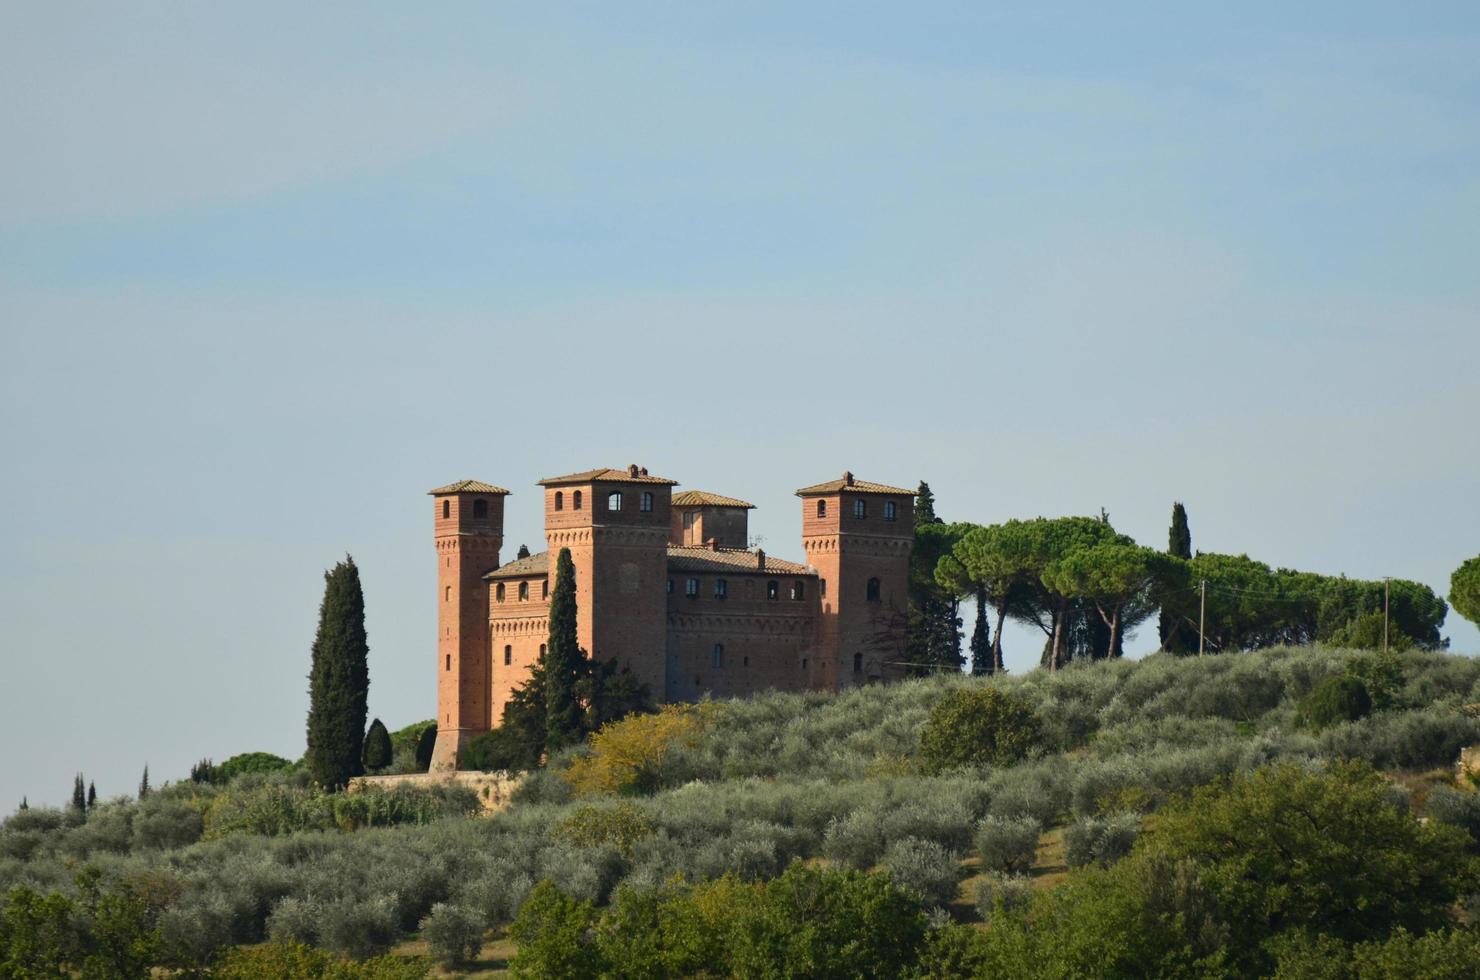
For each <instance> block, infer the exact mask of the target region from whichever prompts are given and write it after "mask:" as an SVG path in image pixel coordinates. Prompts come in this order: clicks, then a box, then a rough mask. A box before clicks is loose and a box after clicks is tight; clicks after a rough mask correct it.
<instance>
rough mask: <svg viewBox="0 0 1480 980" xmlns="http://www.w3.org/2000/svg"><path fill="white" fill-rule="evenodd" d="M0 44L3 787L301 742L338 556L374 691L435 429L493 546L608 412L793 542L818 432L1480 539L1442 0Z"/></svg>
mask: <svg viewBox="0 0 1480 980" xmlns="http://www.w3.org/2000/svg"><path fill="white" fill-rule="evenodd" d="M1030 7H1031V9H1028V8H1030ZM1194 8H1198V9H1194ZM0 91H3V92H4V93H5V95H4V97H3V98H0V147H3V152H0V460H3V465H0V739H3V740H4V742H5V744H7V745H10V746H11V749H10V751H9V752H7V753H6V755H5V761H4V762H3V763H0V812H4V811H7V810H8V809H9V808H10V807H12V806H14V805H15V804H17V803H18V802H19V801H20V799H21V797H22V796H23V795H25V796H27V797H29V799H30V801H31V802H33V803H36V802H47V803H58V802H61V801H62V800H63V799H64V798H65V797H66V796H67V794H68V793H69V792H70V788H71V783H72V777H73V774H74V773H75V772H77V771H82V772H84V773H85V774H86V775H87V777H88V778H89V779H91V780H94V781H95V782H96V784H97V788H98V792H99V794H100V795H102V796H105V797H107V796H113V795H116V794H121V793H132V792H133V791H134V789H135V787H136V786H137V783H138V778H139V774H140V770H142V768H143V767H144V765H145V764H146V763H147V764H148V765H149V767H150V773H151V777H152V779H153V781H154V782H155V783H156V784H158V783H159V782H161V781H163V780H166V779H178V778H181V777H184V776H185V775H186V774H187V773H188V770H189V767H190V764H191V763H192V762H194V761H195V760H197V759H199V758H201V757H207V756H209V757H213V758H215V759H216V760H217V761H220V760H221V759H224V758H226V757H228V756H230V755H233V754H235V753H237V752H245V751H257V750H260V751H270V752H275V753H278V754H280V755H284V756H288V757H291V758H296V757H297V756H299V755H300V754H301V753H302V750H303V738H304V719H305V714H306V711H307V680H306V675H307V671H308V651H309V646H310V644H311V642H312V638H313V632H314V627H315V623H316V620H317V610H318V603H319V600H320V598H321V596H322V587H323V580H322V575H323V572H324V570H325V569H327V568H328V567H330V566H332V565H333V564H334V563H335V562H336V561H337V560H339V559H341V558H342V557H343V556H344V555H345V554H352V555H353V556H354V558H355V561H356V562H357V563H358V564H359V566H360V569H361V576H362V579H363V581H364V587H365V597H366V605H367V613H366V619H367V627H368V631H369V637H370V646H371V654H370V676H371V687H370V712H371V714H372V716H378V717H380V718H382V719H384V721H385V722H386V724H387V725H389V726H390V727H391V728H397V727H400V726H402V725H405V724H408V723H410V722H413V721H416V720H419V719H423V718H428V717H431V716H432V714H433V713H434V711H435V670H434V661H435V636H434V632H435V616H436V609H435V602H436V591H435V590H436V585H435V558H434V553H433V549H432V528H431V511H430V509H429V508H430V503H429V501H428V498H427V497H426V496H425V493H426V491H427V490H428V489H430V488H432V487H434V486H438V485H441V484H445V483H449V482H452V481H454V480H459V479H464V478H474V479H481V480H486V481H489V482H493V483H497V484H499V485H501V486H506V487H509V488H510V489H512V490H513V491H514V495H513V496H512V497H510V498H509V500H508V518H507V525H506V551H507V552H508V553H509V554H512V552H513V550H514V549H515V548H517V546H518V545H519V544H521V543H527V544H528V545H529V546H530V547H531V548H533V549H535V550H538V549H539V548H541V547H543V541H542V539H541V533H542V532H541V525H540V522H541V512H540V506H539V497H538V495H537V488H536V487H535V485H534V484H535V481H537V480H538V479H540V478H541V477H544V476H548V475H552V474H556V473H564V472H570V471H575V470H581V469H588V468H593V467H597V466H625V465H627V464H629V463H637V464H639V465H643V466H647V467H649V468H650V469H651V470H652V471H653V472H654V473H659V474H663V475H665V476H669V477H671V478H673V479H676V480H678V481H680V483H681V484H682V486H683V487H684V488H692V489H705V490H711V491H715V492H720V493H725V494H730V495H734V496H739V497H743V498H745V499H747V500H750V501H753V502H755V503H756V504H757V505H758V510H756V511H754V512H752V524H751V528H752V534H753V535H754V536H756V537H758V538H760V539H762V543H763V546H764V547H765V548H766V549H767V551H769V552H771V553H773V554H777V555H780V556H782V557H791V558H801V557H802V550H801V546H800V526H799V525H800V511H799V509H798V508H799V501H797V500H796V498H795V497H793V496H792V492H793V490H795V488H797V487H800V486H805V485H808V484H811V483H816V482H820V481H823V480H827V479H833V478H835V477H837V476H838V475H839V474H841V473H842V472H843V470H845V469H849V470H852V471H853V472H855V473H857V474H858V475H859V476H860V477H861V478H864V479H869V480H875V481H879V482H885V483H893V484H903V485H907V486H913V485H915V484H916V483H917V482H918V481H920V480H922V479H923V480H928V481H929V482H930V484H931V486H932V488H934V490H935V493H936V497H937V507H938V511H939V512H940V514H941V515H942V516H944V517H945V518H947V519H949V520H972V521H977V522H981V523H990V522H994V521H1000V520H1005V519H1008V518H1013V517H1033V516H1038V515H1044V516H1056V515H1064V514H1097V513H1099V511H1100V508H1102V507H1103V508H1105V509H1106V510H1107V511H1108V512H1109V514H1110V517H1111V520H1112V522H1113V523H1114V524H1115V526H1116V528H1117V529H1118V530H1120V531H1123V532H1125V533H1128V534H1131V535H1132V536H1134V537H1135V538H1136V539H1137V540H1139V541H1141V542H1142V543H1145V544H1149V545H1153V546H1157V547H1162V546H1164V543H1165V540H1166V529H1167V523H1168V518H1169V515H1170V510H1171V505H1172V502H1173V501H1174V500H1180V501H1183V502H1184V503H1185V504H1186V506H1187V509H1188V513H1189V517H1190V523H1191V528H1192V540H1193V545H1194V547H1195V548H1198V549H1201V550H1205V551H1220V552H1233V553H1247V554H1249V555H1250V556H1252V557H1255V558H1258V559H1260V560H1262V561H1266V562H1268V563H1270V564H1272V565H1276V566H1286V567H1294V568H1301V569H1306V570H1311V571H1319V572H1326V573H1331V574H1337V573H1345V574H1348V575H1352V576H1358V577H1363V578H1380V577H1382V576H1384V575H1392V576H1396V577H1404V578H1412V579H1418V580H1420V581H1423V582H1425V583H1427V584H1428V585H1430V586H1432V587H1433V588H1434V589H1435V590H1436V591H1437V592H1439V593H1440V594H1441V595H1442V594H1446V593H1447V592H1448V584H1449V574H1450V572H1451V571H1452V570H1453V569H1454V568H1455V567H1456V566H1457V565H1459V564H1460V562H1462V561H1463V560H1465V559H1467V558H1469V557H1472V556H1474V555H1475V554H1476V553H1477V552H1480V516H1477V501H1480V452H1477V450H1480V436H1477V424H1476V423H1477V420H1480V386H1477V384H1476V365H1477V363H1480V276H1477V275H1476V271H1477V255H1480V11H1477V9H1476V8H1475V6H1474V4H1473V3H1470V2H1465V3H1428V4H1422V5H1412V4H1402V5H1399V4H1364V3H1353V2H1341V3H1325V2H1311V3H1305V4H1296V5H1292V4H1288V3H1278V4H1276V3H1245V4H1236V5H1226V4H1225V5H1216V6H1215V5H1211V4H1197V5H1193V4H1172V3H1166V4H1136V3H1126V4H1092V3H1079V4H1075V3H1050V4H1034V5H998V4H983V3H963V4H959V5H955V4H930V3H919V4H868V3H851V2H850V3H846V4H845V3H813V4H806V5H799V4H792V3H787V4H770V3H751V4H744V5H736V4H717V3H704V2H684V3H671V4H667V5H660V4H648V3H624V4H620V5H618V4H609V3H590V4H586V3H568V4H486V3H467V4H458V3H444V4H438V5H435V6H433V7H430V8H429V7H428V6H427V5H408V4H391V3H385V4H362V3H357V4H337V3H324V4H315V5H310V6H308V7H305V6H304V5H301V4H292V5H290V4H283V3H268V2H262V3H254V4H239V5H234V6H223V5H200V4H163V3H143V4H128V5H123V4H96V5H88V4H76V3H67V2H54V0H48V2H45V3H40V2H35V3H32V2H14V3H7V4H4V5H3V6H0ZM966 615H967V617H968V622H967V628H968V630H969V628H970V615H971V612H970V609H969V607H968V609H967V610H966ZM1149 632H1150V634H1151V635H1149V637H1148V631H1146V630H1143V631H1142V633H1141V634H1140V635H1138V636H1137V637H1135V638H1134V639H1133V640H1132V642H1131V643H1130V645H1129V649H1130V650H1131V651H1133V652H1134V653H1136V654H1140V653H1143V652H1145V651H1146V650H1148V649H1150V648H1151V647H1154V646H1155V642H1156V640H1155V636H1154V627H1153V629H1152V630H1150V631H1149ZM1445 633H1446V635H1448V636H1449V637H1450V638H1451V641H1452V649H1454V650H1456V651H1459V652H1463V653H1467V654H1475V653H1477V652H1480V633H1477V631H1476V629H1475V627H1474V626H1472V625H1471V624H1469V623H1466V622H1465V621H1464V620H1462V619H1460V618H1459V617H1458V615H1457V614H1454V613H1452V612H1451V614H1450V617H1449V620H1448V622H1447V624H1446V627H1445ZM1041 645H1042V639H1041V636H1034V635H1033V634H1031V633H1029V632H1027V631H1026V630H1017V631H1012V630H1010V631H1009V632H1008V634H1007V639H1006V651H1007V663H1008V666H1009V668H1010V669H1011V670H1013V671H1019V672H1020V671H1023V670H1027V669H1029V668H1031V667H1032V666H1033V665H1034V664H1036V662H1037V657H1038V653H1039V651H1040V649H1041Z"/></svg>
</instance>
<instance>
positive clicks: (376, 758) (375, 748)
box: [364, 718, 391, 772]
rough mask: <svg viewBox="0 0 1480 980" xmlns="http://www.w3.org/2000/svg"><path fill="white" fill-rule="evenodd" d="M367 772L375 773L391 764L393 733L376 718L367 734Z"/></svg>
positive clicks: (365, 760)
mask: <svg viewBox="0 0 1480 980" xmlns="http://www.w3.org/2000/svg"><path fill="white" fill-rule="evenodd" d="M364 763H365V771H367V772H373V771H374V770H376V769H384V768H385V767H386V766H388V765H390V764H391V733H390V732H389V731H388V730H387V729H386V727H385V725H384V724H382V723H381V721H380V719H379V718H376V719H375V720H374V721H372V722H371V723H370V730H369V731H367V732H365V756H364Z"/></svg>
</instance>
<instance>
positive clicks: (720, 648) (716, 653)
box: [710, 643, 725, 670]
mask: <svg viewBox="0 0 1480 980" xmlns="http://www.w3.org/2000/svg"><path fill="white" fill-rule="evenodd" d="M710 658H711V663H712V666H713V667H714V669H715V670H719V669H720V668H721V667H723V666H724V665H725V645H724V644H723V643H716V644H715V645H714V650H713V651H711V652H710Z"/></svg>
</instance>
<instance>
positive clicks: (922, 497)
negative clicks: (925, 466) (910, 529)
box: [915, 480, 944, 527]
mask: <svg viewBox="0 0 1480 980" xmlns="http://www.w3.org/2000/svg"><path fill="white" fill-rule="evenodd" d="M942 523H944V522H943V521H942V520H941V519H940V518H939V517H936V516H935V494H934V493H932V492H931V490H930V484H928V483H926V482H925V481H924V480H921V481H920V486H919V488H918V489H917V490H916V491H915V526H916V527H919V526H920V525H921V524H942Z"/></svg>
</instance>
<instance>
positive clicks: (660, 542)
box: [540, 466, 676, 698]
mask: <svg viewBox="0 0 1480 980" xmlns="http://www.w3.org/2000/svg"><path fill="white" fill-rule="evenodd" d="M675 482H676V481H674V480H668V479H664V478H663V477H660V476H650V475H649V474H648V471H647V470H646V469H644V468H641V467H638V466H629V467H627V468H626V469H622V470H618V469H597V470H587V471H585V472H583V473H571V474H568V475H566V476H554V477H548V478H546V479H544V480H541V481H540V486H542V487H544V488H545V540H546V542H547V544H548V545H549V548H550V562H549V564H550V569H551V576H552V578H551V584H550V587H551V588H552V589H553V588H554V587H555V586H554V579H553V575H554V568H555V560H556V556H558V555H559V554H560V549H561V548H569V549H570V554H571V560H572V561H573V562H574V564H575V571H576V636H577V640H578V642H579V643H580V646H581V648H582V649H583V650H585V651H586V653H587V655H589V656H590V657H592V658H593V659H596V660H612V659H615V660H617V661H618V662H619V663H622V664H624V665H627V666H630V667H631V668H632V670H633V672H634V673H636V674H637V676H638V677H639V678H640V679H641V680H642V681H643V682H644V683H646V684H647V685H649V686H650V687H651V688H652V691H653V694H654V696H655V697H658V698H662V697H663V692H664V690H665V689H666V666H665V656H664V650H665V648H666V644H667V604H668V595H667V584H668V536H669V533H670V527H671V520H672V518H671V498H672V493H673V490H672V488H673V486H674V484H675Z"/></svg>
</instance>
